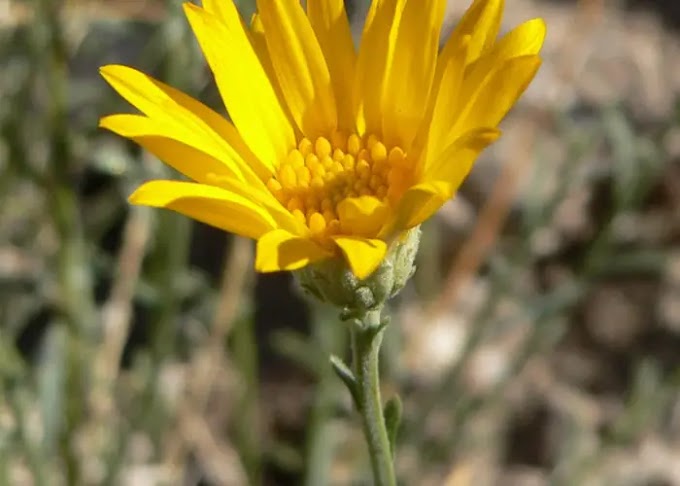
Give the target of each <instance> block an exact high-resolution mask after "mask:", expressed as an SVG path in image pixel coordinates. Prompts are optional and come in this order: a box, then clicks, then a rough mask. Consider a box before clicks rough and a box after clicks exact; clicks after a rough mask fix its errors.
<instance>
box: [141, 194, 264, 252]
mask: <svg viewBox="0 0 680 486" xmlns="http://www.w3.org/2000/svg"><path fill="white" fill-rule="evenodd" d="M129 201H130V202H131V203H132V204H139V205H143V206H151V207H155V208H167V209H171V210H173V211H177V212H178V213H181V214H184V215H186V216H189V217H190V218H193V219H196V220H198V221H201V222H203V223H205V224H209V225H211V226H215V227H217V228H221V229H223V230H225V231H229V232H231V233H235V234H237V235H241V236H245V237H247V238H253V239H257V238H259V237H260V236H262V235H263V234H264V233H267V232H269V231H271V230H273V229H275V228H276V222H275V221H274V218H272V216H271V215H270V214H269V213H268V212H267V211H266V210H264V209H263V208H262V207H260V206H258V205H257V204H255V203H253V202H252V201H251V200H249V199H247V198H245V197H242V196H239V195H238V194H234V193H232V192H229V191H226V190H224V189H220V188H218V187H213V186H208V185H204V184H196V183H193V182H181V181H150V182H147V183H145V184H143V185H142V186H140V187H139V188H138V189H137V190H136V191H135V192H134V193H133V194H132V195H131V196H130V198H129Z"/></svg>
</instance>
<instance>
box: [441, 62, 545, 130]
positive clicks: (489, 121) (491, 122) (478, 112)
mask: <svg viewBox="0 0 680 486" xmlns="http://www.w3.org/2000/svg"><path fill="white" fill-rule="evenodd" d="M540 65H541V59H540V58H539V57H538V56H533V55H531V56H522V57H515V58H512V59H510V60H508V61H506V62H504V63H503V64H501V65H500V66H498V67H497V68H496V69H494V70H493V71H491V72H490V73H489V74H488V75H487V76H486V78H485V79H484V82H483V83H481V84H480V85H479V86H478V87H477V89H476V90H475V91H474V93H473V95H472V96H470V98H465V99H466V101H467V103H466V105H465V106H464V107H463V108H462V109H461V113H460V118H459V119H458V120H457V122H456V124H455V125H454V127H452V130H451V133H450V137H451V139H455V138H456V137H458V136H459V135H460V134H462V133H464V132H466V131H468V130H470V129H472V128H477V127H495V126H496V125H498V124H499V123H500V122H501V120H502V119H503V117H505V115H506V114H507V113H508V111H510V109H511V108H512V107H513V106H514V104H515V103H516V102H517V100H518V99H519V97H520V96H521V95H522V93H524V91H525V90H526V88H527V87H528V86H529V83H530V82H531V80H532V79H533V78H534V76H535V75H536V72H537V71H538V68H539V67H540ZM467 82H468V80H467V79H466V80H465V81H464V83H467ZM464 91H465V90H464Z"/></svg>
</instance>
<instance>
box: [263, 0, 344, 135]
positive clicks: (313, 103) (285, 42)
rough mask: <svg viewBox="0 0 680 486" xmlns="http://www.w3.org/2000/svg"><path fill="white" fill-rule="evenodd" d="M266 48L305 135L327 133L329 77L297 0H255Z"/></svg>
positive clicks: (331, 108)
mask: <svg viewBox="0 0 680 486" xmlns="http://www.w3.org/2000/svg"><path fill="white" fill-rule="evenodd" d="M257 5H258V11H259V13H260V18H261V19H262V23H263V25H264V33H265V38H266V40H267V48H268V50H269V55H270V56H271V60H272V64H273V66H274V70H275V71H276V75H277V78H278V80H279V84H280V86H281V90H282V92H283V96H284V97H285V99H286V103H287V105H288V108H289V109H290V113H291V115H292V116H293V119H294V120H295V121H296V123H297V124H298V127H299V128H300V130H301V131H302V133H304V134H305V135H306V136H307V137H317V136H320V135H324V136H329V135H330V134H331V133H333V131H334V130H335V129H336V127H337V123H338V116H337V111H336V107H335V97H334V96H333V88H332V85H331V77H330V73H329V71H328V66H327V65H326V60H325V59H324V57H323V53H322V52H321V47H320V46H319V42H318V41H317V39H316V36H315V35H314V31H313V30H312V26H311V25H310V24H309V20H308V19H307V16H306V15H305V12H304V10H303V9H302V6H301V5H300V2H299V1H298V0H258V2H257Z"/></svg>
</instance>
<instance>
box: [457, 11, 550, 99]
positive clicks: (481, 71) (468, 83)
mask: <svg viewBox="0 0 680 486" xmlns="http://www.w3.org/2000/svg"><path fill="white" fill-rule="evenodd" d="M545 36H546V25H545V21H544V20H543V19H532V20H529V21H527V22H524V23H523V24H521V25H519V26H517V27H516V28H514V29H513V30H511V31H510V32H508V33H507V34H506V35H505V36H503V38H502V39H501V40H500V41H498V42H497V43H496V44H495V45H494V46H493V47H492V48H491V49H490V50H489V51H488V52H487V53H486V54H484V56H482V57H481V58H480V59H479V60H478V61H477V62H475V63H474V64H473V65H472V66H470V69H469V73H467V74H466V77H465V90H464V91H463V92H462V93H461V96H462V97H463V98H464V99H466V98H467V97H469V96H471V95H472V92H473V91H474V90H475V89H476V88H477V87H478V86H479V85H480V84H481V83H482V82H483V81H484V78H485V77H486V76H488V74H489V72H490V71H492V70H493V69H494V68H496V67H497V66H499V65H501V64H503V63H505V62H506V61H508V60H510V59H513V58H516V57H522V56H530V55H537V54H538V53H539V52H540V51H541V47H543V42H544V41H545Z"/></svg>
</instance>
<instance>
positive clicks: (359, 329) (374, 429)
mask: <svg viewBox="0 0 680 486" xmlns="http://www.w3.org/2000/svg"><path fill="white" fill-rule="evenodd" d="M351 329H352V354H353V361H354V363H353V367H354V370H353V371H354V376H355V379H356V387H355V388H356V389H355V390H354V391H355V393H354V398H355V402H356V407H357V410H358V412H359V414H360V415H361V418H362V423H363V429H364V436H365V438H366V442H367V444H368V451H369V454H370V456H371V466H372V468H373V478H374V481H375V485H376V486H395V485H396V484H397V481H396V476H395V473H394V463H393V459H392V451H391V447H390V440H389V436H388V433H387V426H386V424H385V417H384V415H383V406H382V401H381V399H380V376H379V373H378V356H379V353H380V344H381V343H382V337H383V332H384V330H385V328H384V326H383V325H382V323H381V320H380V311H379V310H377V311H371V312H368V313H366V315H365V316H364V318H363V319H362V320H361V321H360V322H359V321H358V322H357V323H356V325H354V326H352V327H351Z"/></svg>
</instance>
